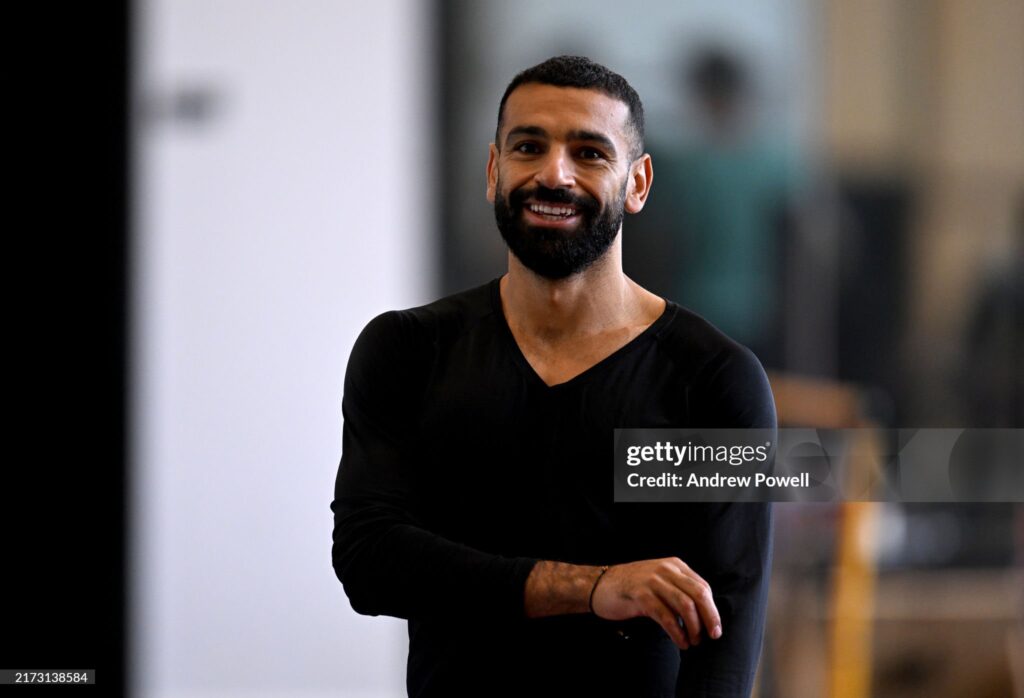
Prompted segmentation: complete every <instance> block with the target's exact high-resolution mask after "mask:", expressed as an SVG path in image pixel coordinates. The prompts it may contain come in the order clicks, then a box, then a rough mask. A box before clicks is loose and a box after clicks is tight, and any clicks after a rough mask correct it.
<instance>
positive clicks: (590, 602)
mask: <svg viewBox="0 0 1024 698" xmlns="http://www.w3.org/2000/svg"><path fill="white" fill-rule="evenodd" d="M607 571H608V565H602V566H601V574H599V575H597V579H595V580H594V586H592V587H590V601H588V602H587V606H589V607H590V612H591V613H594V592H595V591H597V583H598V582H600V581H601V577H603V576H604V573H605V572H607ZM594 615H595V616H596V615H597V614H596V613H594Z"/></svg>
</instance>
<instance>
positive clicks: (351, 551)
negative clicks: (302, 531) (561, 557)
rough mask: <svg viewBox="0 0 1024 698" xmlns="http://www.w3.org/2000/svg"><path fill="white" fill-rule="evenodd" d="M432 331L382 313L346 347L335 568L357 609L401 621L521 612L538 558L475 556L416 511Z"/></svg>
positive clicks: (412, 319)
mask: <svg viewBox="0 0 1024 698" xmlns="http://www.w3.org/2000/svg"><path fill="white" fill-rule="evenodd" d="M431 340H432V337H431V336H430V333H429V328H428V329H427V330H424V327H423V326H422V320H421V319H419V318H417V317H416V316H415V315H413V314H412V313H410V312H401V313H399V312H392V313H385V314H384V315H381V316H379V317H377V318H375V319H374V320H373V321H371V322H370V324H369V325H367V327H366V329H364V330H363V332H362V333H361V334H360V336H359V338H358V340H357V341H356V344H355V346H354V348H353V350H352V355H351V357H350V359H349V364H348V369H347V371H346V375H345V394H344V399H343V403H342V412H343V415H344V420H345V423H344V429H343V434H342V457H341V465H340V467H339V469H338V477H337V480H336V482H335V496H334V501H333V502H332V503H331V509H332V511H333V512H334V546H333V549H332V562H333V566H334V570H335V573H336V574H337V576H338V579H339V580H340V581H341V583H342V585H343V586H344V588H345V592H346V594H347V595H348V597H349V600H350V602H351V603H352V608H353V609H355V610H356V612H358V613H362V614H367V615H390V616H396V617H400V618H413V617H426V616H432V615H436V616H460V615H463V616H469V615H473V614H487V615H489V616H490V617H493V618H496V619H498V618H514V617H522V616H523V589H524V587H525V583H526V578H527V576H528V575H529V574H530V570H531V569H532V568H533V565H534V564H535V563H536V560H534V559H530V558H508V557H503V556H500V555H492V554H489V553H485V552H482V551H479V550H475V549H473V548H470V547H468V546H465V545H462V544H460V543H457V542H454V541H451V540H448V539H445V538H443V537H441V536H438V535H436V534H434V533H432V532H431V531H429V530H428V529H427V527H425V526H424V525H423V523H422V521H421V517H420V515H419V513H418V511H417V510H418V508H419V505H418V502H419V501H420V498H421V497H422V496H423V491H422V481H423V479H424V478H426V477H429V476H430V473H423V472H421V471H420V470H419V469H418V468H417V465H418V464H419V461H418V459H417V454H416V450H415V444H413V443H411V442H410V439H411V438H413V435H414V434H415V432H416V429H415V424H416V421H417V419H418V410H419V400H420V396H421V395H422V391H423V388H424V386H425V384H426V381H427V379H428V375H429V369H430V363H431V357H432V355H433V349H432V341H431Z"/></svg>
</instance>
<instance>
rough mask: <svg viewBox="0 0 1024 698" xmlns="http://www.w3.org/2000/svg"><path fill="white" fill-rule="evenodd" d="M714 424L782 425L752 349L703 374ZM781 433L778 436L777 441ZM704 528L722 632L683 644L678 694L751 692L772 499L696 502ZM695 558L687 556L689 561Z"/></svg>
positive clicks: (706, 571) (702, 547)
mask: <svg viewBox="0 0 1024 698" xmlns="http://www.w3.org/2000/svg"><path fill="white" fill-rule="evenodd" d="M702 383H703V385H702V390H704V391H706V392H705V397H706V402H705V404H709V405H711V406H712V409H711V411H710V412H709V413H708V414H707V415H706V417H705V418H704V419H702V420H701V421H704V422H706V423H705V424H703V426H706V427H713V428H761V429H765V428H767V429H772V430H773V432H774V431H775V430H776V429H777V423H776V415H775V403H774V399H773V397H772V392H771V388H770V386H769V384H768V379H767V377H766V376H765V373H764V370H763V369H762V368H761V364H760V363H759V362H758V360H757V359H756V358H755V357H754V355H753V354H752V353H751V352H750V351H748V350H746V349H744V348H742V347H738V346H737V348H736V350H735V351H728V352H724V353H723V354H721V355H719V356H717V357H716V359H715V360H713V361H712V362H711V363H710V364H709V365H708V367H707V368H706V369H705V371H704V372H703V374H702ZM776 440H777V439H773V442H774V441H776ZM691 515H692V516H695V517H696V518H697V521H694V522H693V524H694V529H695V530H698V531H700V532H701V536H700V543H699V544H698V545H697V547H696V550H697V551H698V552H697V555H696V557H695V558H694V560H693V561H692V562H690V564H691V566H692V567H693V568H694V569H695V570H697V572H698V573H699V574H701V576H703V577H704V578H705V579H706V580H707V582H708V583H709V584H710V585H711V590H712V593H713V594H714V598H715V605H716V606H717V607H718V610H719V613H720V614H721V616H722V637H721V638H719V639H718V640H708V639H704V640H703V641H702V642H701V643H700V644H699V645H697V646H696V647H691V648H690V649H688V650H685V651H681V652H680V665H679V677H678V679H677V688H676V695H678V696H687V697H690V696H693V697H701V698H704V697H715V698H719V697H721V698H725V697H728V698H739V697H744V698H745V697H746V696H749V695H750V693H751V690H752V689H753V684H754V676H755V674H756V672H757V663H758V659H759V657H760V654H761V647H762V642H763V636H764V625H765V613H766V610H767V602H768V583H769V579H770V576H771V561H772V509H771V504H770V503H746V502H744V503H738V502H737V503H733V502H726V503H715V504H706V505H699V508H696V507H695V508H693V509H692V510H691ZM688 562H689V561H688Z"/></svg>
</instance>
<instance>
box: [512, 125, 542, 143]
mask: <svg viewBox="0 0 1024 698" xmlns="http://www.w3.org/2000/svg"><path fill="white" fill-rule="evenodd" d="M517 136H538V137H540V138H547V137H548V132H547V131H545V130H544V129H542V128H541V127H540V126H516V127H515V128H514V129H512V130H511V131H509V132H508V135H506V136H505V145H508V144H509V143H511V142H512V139H513V138H515V137H517Z"/></svg>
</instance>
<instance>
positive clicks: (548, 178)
mask: <svg viewBox="0 0 1024 698" xmlns="http://www.w3.org/2000/svg"><path fill="white" fill-rule="evenodd" d="M534 179H536V181H537V183H538V184H541V185H543V186H545V187H547V188H548V189H568V188H569V187H572V186H573V185H574V184H575V183H576V177H575V169H574V167H573V161H572V158H571V157H570V156H569V153H567V152H566V151H565V150H564V149H562V148H552V149H551V150H549V151H548V153H547V156H546V157H545V158H544V161H543V162H542V163H541V168H540V170H539V171H538V172H537V174H536V176H535V177H534Z"/></svg>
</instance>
